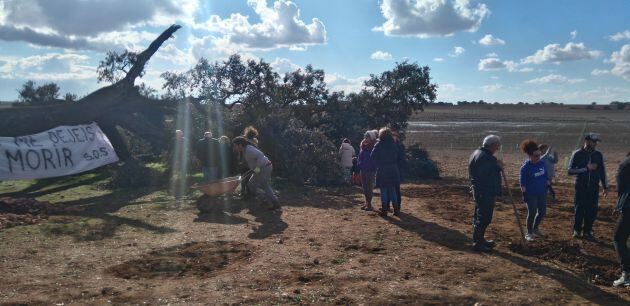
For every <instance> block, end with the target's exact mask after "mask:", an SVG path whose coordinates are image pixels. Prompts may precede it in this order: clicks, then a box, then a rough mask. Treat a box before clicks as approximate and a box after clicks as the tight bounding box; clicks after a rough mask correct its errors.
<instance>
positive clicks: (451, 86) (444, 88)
mask: <svg viewBox="0 0 630 306" xmlns="http://www.w3.org/2000/svg"><path fill="white" fill-rule="evenodd" d="M458 90H460V88H459V87H457V86H456V85H455V84H452V83H445V84H439V85H438V91H446V92H454V91H458Z"/></svg>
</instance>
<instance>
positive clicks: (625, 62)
mask: <svg viewBox="0 0 630 306" xmlns="http://www.w3.org/2000/svg"><path fill="white" fill-rule="evenodd" d="M609 62H610V63H612V64H613V67H612V69H610V73H612V74H614V75H616V76H620V77H622V78H624V79H625V80H627V81H630V44H627V45H624V46H623V47H621V50H619V51H615V52H613V54H612V55H611V56H610V61H609Z"/></svg>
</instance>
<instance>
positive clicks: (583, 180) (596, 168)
mask: <svg viewBox="0 0 630 306" xmlns="http://www.w3.org/2000/svg"><path fill="white" fill-rule="evenodd" d="M600 141H601V137H600V136H599V134H596V133H589V134H587V135H586V137H584V146H583V147H582V148H581V149H579V150H576V151H575V152H573V155H572V156H571V161H570V162H569V171H568V173H569V175H573V176H575V177H576V178H575V199H574V218H573V237H575V238H580V237H584V238H586V239H594V236H593V223H595V219H596V218H597V206H598V201H599V184H600V182H601V184H602V187H603V188H604V192H603V193H604V196H605V197H606V196H608V183H607V182H606V167H605V166H604V156H603V155H602V153H601V152H599V151H597V150H596V147H597V144H598V143H599V142H600Z"/></svg>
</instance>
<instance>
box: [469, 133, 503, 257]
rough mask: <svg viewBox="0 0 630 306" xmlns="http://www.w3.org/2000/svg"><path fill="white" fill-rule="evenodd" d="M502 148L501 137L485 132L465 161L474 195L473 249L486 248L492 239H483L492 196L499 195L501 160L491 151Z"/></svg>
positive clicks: (488, 222) (491, 212)
mask: <svg viewBox="0 0 630 306" xmlns="http://www.w3.org/2000/svg"><path fill="white" fill-rule="evenodd" d="M500 148H501V138H499V136H496V135H489V136H486V138H484V140H483V145H482V147H481V148H479V149H477V150H475V152H473V153H472V155H471V156H470V160H469V162H468V176H469V178H470V184H471V187H472V188H471V189H472V191H473V197H474V199H475V211H474V213H473V237H472V238H473V250H475V251H478V252H489V251H490V250H491V249H492V248H493V247H494V245H495V244H494V241H492V240H486V239H485V232H486V228H488V225H490V222H492V215H493V213H494V200H495V198H496V197H497V196H500V195H501V171H502V169H503V162H502V161H500V160H497V158H496V157H494V154H495V153H496V152H498V151H499V149H500Z"/></svg>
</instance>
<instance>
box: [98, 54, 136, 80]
mask: <svg viewBox="0 0 630 306" xmlns="http://www.w3.org/2000/svg"><path fill="white" fill-rule="evenodd" d="M137 58H138V53H136V52H133V51H128V50H125V51H124V52H122V53H118V52H116V51H108V52H107V55H106V56H105V59H104V60H102V61H100V62H99V64H98V67H97V68H96V72H97V73H98V81H99V82H109V83H115V82H117V81H119V80H120V79H122V78H123V77H125V75H127V72H129V69H131V67H133V65H134V64H135V63H136V61H137ZM143 75H144V71H143V72H142V73H141V74H140V77H142V76H143Z"/></svg>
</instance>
